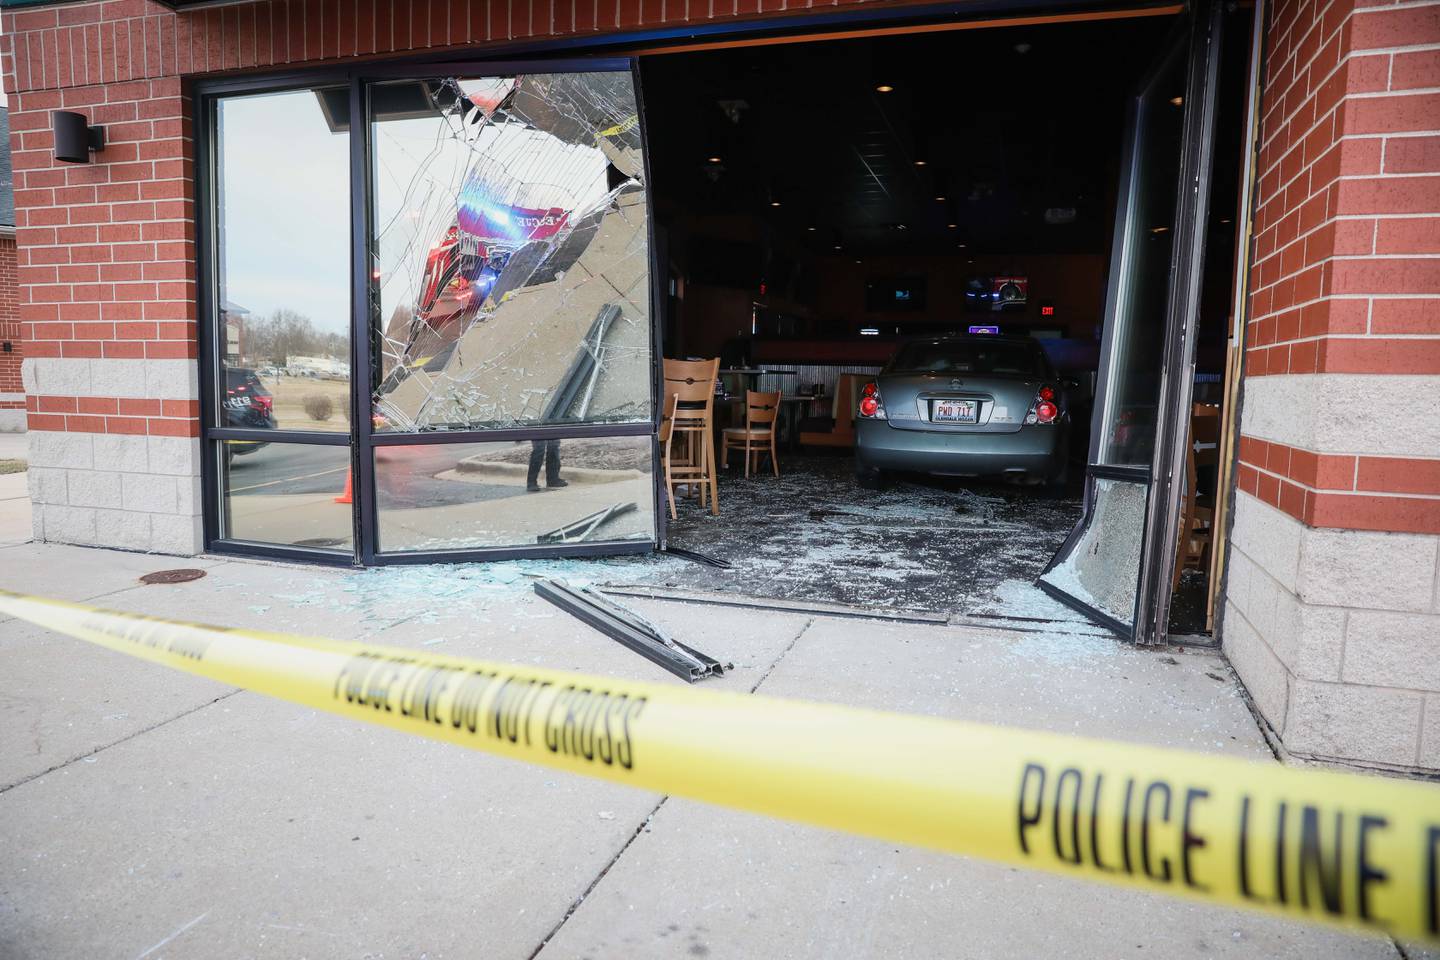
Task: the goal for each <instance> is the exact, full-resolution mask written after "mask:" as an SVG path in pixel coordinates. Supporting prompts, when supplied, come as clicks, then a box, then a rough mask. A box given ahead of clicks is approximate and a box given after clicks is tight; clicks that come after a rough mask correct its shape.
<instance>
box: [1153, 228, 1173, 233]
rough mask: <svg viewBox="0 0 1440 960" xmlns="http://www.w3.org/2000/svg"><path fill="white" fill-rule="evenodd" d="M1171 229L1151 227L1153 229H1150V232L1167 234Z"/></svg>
mask: <svg viewBox="0 0 1440 960" xmlns="http://www.w3.org/2000/svg"><path fill="white" fill-rule="evenodd" d="M1169 229H1170V228H1169V227H1151V228H1150V232H1151V233H1165V232H1166V231H1167V230H1169Z"/></svg>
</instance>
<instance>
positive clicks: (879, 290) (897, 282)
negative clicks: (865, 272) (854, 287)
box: [865, 277, 925, 313]
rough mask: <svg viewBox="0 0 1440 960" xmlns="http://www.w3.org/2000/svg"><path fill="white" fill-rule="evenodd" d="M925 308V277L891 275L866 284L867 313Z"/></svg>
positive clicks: (909, 310) (904, 311) (910, 310)
mask: <svg viewBox="0 0 1440 960" xmlns="http://www.w3.org/2000/svg"><path fill="white" fill-rule="evenodd" d="M924 309H925V278H924V277H890V278H884V279H878V280H870V281H868V282H866V284H865V312H866V313H909V312H912V311H915V310H924Z"/></svg>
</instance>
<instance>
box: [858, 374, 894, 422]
mask: <svg viewBox="0 0 1440 960" xmlns="http://www.w3.org/2000/svg"><path fill="white" fill-rule="evenodd" d="M860 416H861V417H863V418H865V419H866V420H885V419H887V417H886V416H885V401H884V400H882V399H881V398H880V385H879V384H877V383H876V382H875V381H874V380H871V381H870V382H869V383H867V384H865V386H863V387H861V388H860Z"/></svg>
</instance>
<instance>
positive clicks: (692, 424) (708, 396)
mask: <svg viewBox="0 0 1440 960" xmlns="http://www.w3.org/2000/svg"><path fill="white" fill-rule="evenodd" d="M719 369H720V358H719V357H716V358H715V359H713V360H671V359H668V358H667V359H666V360H665V364H664V378H665V383H664V395H665V396H667V397H671V396H673V397H674V398H675V400H674V401H673V404H672V415H671V420H672V423H671V426H670V436H669V444H670V445H671V447H672V450H671V451H670V452H672V453H673V452H674V451H673V446H674V445H675V443H676V441H677V440H683V441H684V445H685V446H684V451H683V452H682V453H681V455H680V456H677V457H674V458H673V459H671V460H670V464H669V468H670V469H669V475H668V478H667V480H666V483H667V484H668V485H669V490H670V496H671V504H672V506H673V504H674V496H675V487H676V486H678V485H680V484H681V483H685V484H687V485H688V486H689V487H691V488H692V489H697V490H698V492H699V495H700V506H701V507H702V508H703V507H704V506H705V501H706V493H707V488H708V494H709V501H710V512H711V513H712V514H715V515H716V516H719V515H720V495H719V489H718V485H717V483H716V479H715V431H714V423H715V375H716V372H717V371H719ZM668 456H669V454H668V453H667V457H668Z"/></svg>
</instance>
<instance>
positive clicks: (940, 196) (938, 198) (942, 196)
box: [935, 194, 945, 203]
mask: <svg viewBox="0 0 1440 960" xmlns="http://www.w3.org/2000/svg"><path fill="white" fill-rule="evenodd" d="M935 199H936V200H938V201H940V202H941V203H944V202H945V195H944V194H941V195H939V196H937V197H936V198H935Z"/></svg>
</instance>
